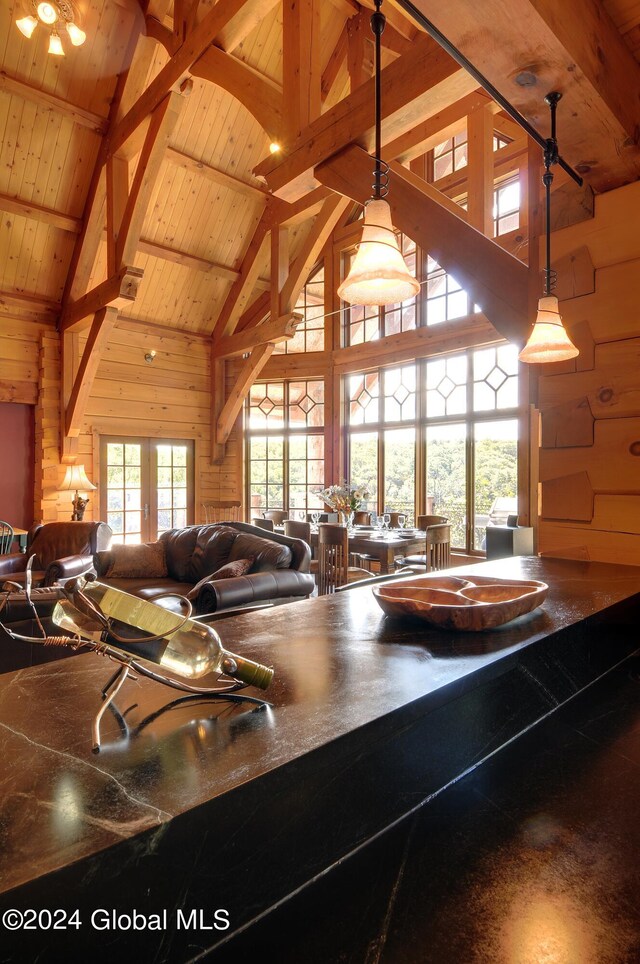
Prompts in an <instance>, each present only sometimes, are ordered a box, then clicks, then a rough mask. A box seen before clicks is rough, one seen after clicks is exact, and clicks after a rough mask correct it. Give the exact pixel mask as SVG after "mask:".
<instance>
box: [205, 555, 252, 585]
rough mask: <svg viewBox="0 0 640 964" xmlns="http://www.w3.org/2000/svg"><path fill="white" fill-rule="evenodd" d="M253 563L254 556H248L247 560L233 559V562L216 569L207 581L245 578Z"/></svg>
mask: <svg viewBox="0 0 640 964" xmlns="http://www.w3.org/2000/svg"><path fill="white" fill-rule="evenodd" d="M254 562H255V557H254V556H250V557H249V558H248V559H235V560H234V561H233V562H228V563H227V564H226V565H224V566H220V568H219V569H216V571H215V572H214V573H213V575H212V576H209V579H211V580H214V579H234V578H235V577H236V576H246V574H247V573H248V572H249V570H250V569H251V566H252V565H253V563H254Z"/></svg>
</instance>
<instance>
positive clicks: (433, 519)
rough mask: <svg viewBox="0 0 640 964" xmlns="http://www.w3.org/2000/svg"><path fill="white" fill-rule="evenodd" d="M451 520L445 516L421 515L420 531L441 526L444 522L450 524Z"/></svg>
mask: <svg viewBox="0 0 640 964" xmlns="http://www.w3.org/2000/svg"><path fill="white" fill-rule="evenodd" d="M448 521H449V519H448V518H447V517H446V516H444V515H419V516H418V519H417V522H418V529H426V528H427V526H439V525H441V524H442V523H444V522H448Z"/></svg>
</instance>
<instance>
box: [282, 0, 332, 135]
mask: <svg viewBox="0 0 640 964" xmlns="http://www.w3.org/2000/svg"><path fill="white" fill-rule="evenodd" d="M320 42H321V30H320V0H287V2H285V3H283V5H282V86H283V91H284V98H285V103H286V105H287V110H286V113H285V116H284V125H283V128H282V131H281V132H282V136H283V138H284V140H285V141H286V142H287V143H288V144H289V143H291V142H292V141H293V140H294V139H295V138H296V137H297V136H298V134H299V133H300V131H302V130H303V129H304V128H305V127H307V126H308V125H309V124H310V123H311V121H312V120H315V118H316V117H319V116H320V107H321V90H320V88H321V83H322V70H321V65H320V50H321V47H320Z"/></svg>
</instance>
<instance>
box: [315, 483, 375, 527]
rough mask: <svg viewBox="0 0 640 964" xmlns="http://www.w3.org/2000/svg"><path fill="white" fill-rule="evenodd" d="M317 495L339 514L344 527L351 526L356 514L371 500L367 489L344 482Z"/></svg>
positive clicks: (322, 490) (331, 486)
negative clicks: (365, 502)
mask: <svg viewBox="0 0 640 964" xmlns="http://www.w3.org/2000/svg"><path fill="white" fill-rule="evenodd" d="M315 494H316V495H318V496H319V497H320V498H321V499H322V501H323V502H324V503H325V505H328V506H330V507H331V508H332V509H333V510H334V511H335V512H338V513H339V515H340V520H341V522H342V523H343V524H344V525H350V524H351V522H352V520H353V514H354V512H356V511H357V510H358V509H359V508H360V506H361V505H362V503H363V502H364V501H366V499H368V498H369V493H368V492H367V490H366V489H365V488H363V487H362V486H357V485H349V484H348V483H347V482H342V483H341V484H340V485H330V486H328V487H327V488H326V489H321V490H320V491H319V492H316V493H315Z"/></svg>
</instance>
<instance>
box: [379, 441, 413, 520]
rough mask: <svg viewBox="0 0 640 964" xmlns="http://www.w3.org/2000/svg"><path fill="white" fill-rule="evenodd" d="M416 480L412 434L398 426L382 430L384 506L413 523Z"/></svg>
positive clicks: (386, 509)
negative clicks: (387, 430)
mask: <svg viewBox="0 0 640 964" xmlns="http://www.w3.org/2000/svg"><path fill="white" fill-rule="evenodd" d="M415 480H416V433H415V429H413V428H402V429H397V430H395V431H389V432H385V433H384V508H385V511H386V512H404V513H405V515H406V516H407V521H408V522H409V524H410V525H413V521H414V514H413V509H414V503H415Z"/></svg>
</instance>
